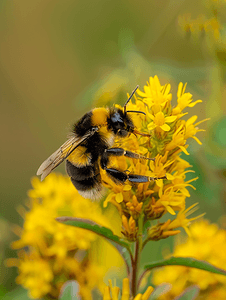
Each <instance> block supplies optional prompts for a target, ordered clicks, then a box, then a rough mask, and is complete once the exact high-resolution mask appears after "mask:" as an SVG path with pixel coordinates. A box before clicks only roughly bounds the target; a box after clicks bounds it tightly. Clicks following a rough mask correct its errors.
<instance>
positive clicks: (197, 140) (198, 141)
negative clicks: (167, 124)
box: [192, 136, 202, 145]
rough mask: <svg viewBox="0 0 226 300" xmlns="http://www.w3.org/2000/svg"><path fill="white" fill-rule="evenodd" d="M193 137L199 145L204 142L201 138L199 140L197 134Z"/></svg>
mask: <svg viewBox="0 0 226 300" xmlns="http://www.w3.org/2000/svg"><path fill="white" fill-rule="evenodd" d="M192 138H193V139H194V140H195V141H196V142H197V143H198V144H199V145H202V142H200V140H199V139H198V138H197V137H196V136H192Z"/></svg>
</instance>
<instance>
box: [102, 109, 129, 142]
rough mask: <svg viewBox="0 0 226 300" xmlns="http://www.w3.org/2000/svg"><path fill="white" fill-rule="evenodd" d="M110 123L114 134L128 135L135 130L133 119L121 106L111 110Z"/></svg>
mask: <svg viewBox="0 0 226 300" xmlns="http://www.w3.org/2000/svg"><path fill="white" fill-rule="evenodd" d="M108 124H109V125H110V128H111V130H112V131H113V132H114V134H115V135H117V136H120V137H126V136H127V135H128V134H129V133H132V132H133V131H134V124H133V121H132V120H131V118H130V117H129V116H128V114H127V112H125V111H123V110H122V109H121V108H114V109H113V110H112V111H111V113H110V118H109V120H108Z"/></svg>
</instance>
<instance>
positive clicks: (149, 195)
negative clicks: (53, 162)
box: [101, 76, 202, 240]
mask: <svg viewBox="0 0 226 300" xmlns="http://www.w3.org/2000/svg"><path fill="white" fill-rule="evenodd" d="M170 89H171V87H170V85H169V84H168V85H164V86H162V85H161V84H160V81H159V79H158V77H157V76H155V77H153V78H152V77H150V79H149V82H148V84H147V85H146V86H144V92H142V91H141V90H137V94H138V95H139V98H136V96H135V103H132V101H130V102H129V103H128V110H133V111H144V112H145V113H146V116H144V115H143V114H135V113H134V114H132V118H133V121H134V124H138V125H137V126H138V128H139V131H141V132H147V131H149V132H150V134H151V136H150V138H148V137H143V136H135V135H133V134H131V135H130V136H129V137H127V138H124V139H117V140H116V142H115V146H116V147H121V148H123V149H125V150H127V149H128V150H129V151H133V152H135V153H138V154H141V155H143V156H146V157H148V158H155V160H154V161H153V160H145V159H131V158H126V157H112V158H110V163H109V167H113V168H116V169H119V170H122V171H124V172H126V173H127V174H136V175H143V176H149V177H152V178H153V179H155V180H151V181H150V182H144V183H137V184H136V183H133V184H132V183H131V182H129V181H127V182H126V185H120V184H116V183H115V182H113V181H112V180H111V179H110V178H109V177H108V176H107V175H106V173H104V172H102V171H101V172H102V173H103V176H102V178H103V182H104V184H105V186H106V187H107V188H108V189H110V192H109V194H108V196H107V198H106V199H105V201H104V206H107V204H108V203H109V202H110V203H112V204H114V205H115V206H116V207H117V209H118V211H119V213H120V215H121V217H122V223H123V231H122V232H123V234H124V236H125V237H127V238H128V239H130V240H131V239H133V240H134V239H136V237H137V228H138V219H139V217H140V216H141V215H142V214H144V216H145V218H146V219H147V220H148V219H151V220H152V219H159V218H161V216H162V215H164V214H167V213H169V214H171V215H173V216H175V217H176V213H177V212H180V211H181V214H182V215H183V212H184V211H185V210H186V198H187V197H190V193H189V191H188V188H190V187H191V188H193V189H194V187H193V185H192V184H191V182H193V181H195V180H196V179H197V177H195V178H193V179H191V180H189V181H187V180H186V174H187V173H188V172H193V171H192V170H189V171H188V170H187V168H190V167H191V166H190V165H189V163H188V162H186V161H185V160H183V159H181V158H180V157H179V154H180V152H182V151H183V152H184V153H185V154H187V155H189V153H188V151H187V147H188V146H189V145H188V143H187V140H188V138H190V137H192V138H194V139H196V136H195V135H196V133H197V132H198V131H201V129H198V128H197V125H199V124H200V123H195V121H196V119H197V117H196V116H193V117H190V118H189V119H188V121H185V120H182V117H183V115H185V114H187V112H186V111H185V109H186V108H187V107H194V106H195V105H196V104H197V103H199V102H202V101H201V100H197V101H193V97H192V95H191V94H190V93H188V92H185V89H186V84H185V85H183V83H180V84H179V86H178V91H177V105H176V107H175V108H173V104H171V100H172V94H171V93H170ZM102 173H101V175H102ZM164 177H165V178H164ZM157 178H162V179H159V180H156V179H157ZM131 217H132V218H131ZM179 217H180V214H179V215H178V217H177V218H179ZM129 220H130V222H132V223H133V230H131V228H129ZM177 220H178V219H177ZM132 223H131V224H132ZM171 226H172V225H171ZM169 231H170V229H169Z"/></svg>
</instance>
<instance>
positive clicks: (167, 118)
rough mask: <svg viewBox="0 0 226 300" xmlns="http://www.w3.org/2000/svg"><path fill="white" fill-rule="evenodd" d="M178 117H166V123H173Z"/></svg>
mask: <svg viewBox="0 0 226 300" xmlns="http://www.w3.org/2000/svg"><path fill="white" fill-rule="evenodd" d="M176 119H177V116H170V117H165V122H166V123H172V122H174V121H175V120H176Z"/></svg>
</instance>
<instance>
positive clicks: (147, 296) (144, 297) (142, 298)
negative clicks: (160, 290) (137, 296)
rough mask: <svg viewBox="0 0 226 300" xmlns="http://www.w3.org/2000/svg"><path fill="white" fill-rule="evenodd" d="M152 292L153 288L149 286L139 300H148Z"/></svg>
mask: <svg viewBox="0 0 226 300" xmlns="http://www.w3.org/2000/svg"><path fill="white" fill-rule="evenodd" d="M153 291H154V288H153V287H152V286H149V287H148V288H147V290H146V292H145V293H144V294H143V295H142V297H141V300H148V299H149V297H150V296H151V294H152V292H153Z"/></svg>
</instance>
